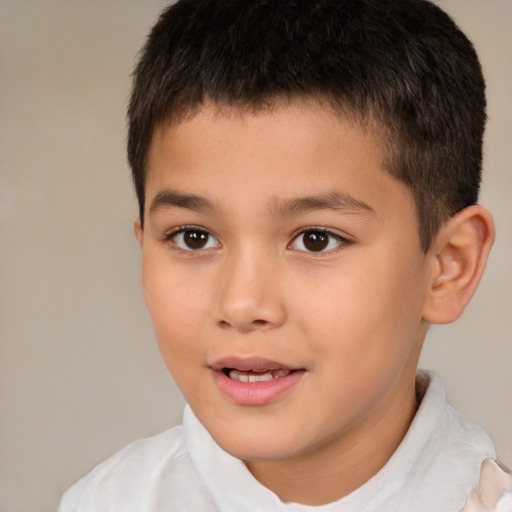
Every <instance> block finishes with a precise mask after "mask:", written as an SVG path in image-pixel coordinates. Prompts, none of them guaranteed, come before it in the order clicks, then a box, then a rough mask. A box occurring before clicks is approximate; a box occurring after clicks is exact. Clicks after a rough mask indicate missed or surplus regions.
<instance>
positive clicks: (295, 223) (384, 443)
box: [135, 102, 492, 505]
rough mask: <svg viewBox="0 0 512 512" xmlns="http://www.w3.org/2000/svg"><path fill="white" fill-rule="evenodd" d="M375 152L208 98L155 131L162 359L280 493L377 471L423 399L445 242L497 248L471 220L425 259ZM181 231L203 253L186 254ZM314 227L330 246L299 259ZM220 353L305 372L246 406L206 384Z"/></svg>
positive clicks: (301, 494)
mask: <svg viewBox="0 0 512 512" xmlns="http://www.w3.org/2000/svg"><path fill="white" fill-rule="evenodd" d="M384 156H385V153H384V146H383V144H382V141H381V138H380V137H379V134H378V132H377V131H375V130H372V129H371V128H368V127H367V128H363V127H361V126H359V125H357V124H356V123H353V122H349V121H348V120H343V119H340V117H339V116H336V115H335V114H333V113H331V112H329V111H327V110H325V109H323V108H320V107H319V106H318V105H317V104H314V103H305V102H295V103H291V104H290V105H287V106H281V107H278V108H275V109H274V110H272V111H268V112H262V113H257V114H254V113H249V112H245V111H239V110H236V109H231V110H228V109H226V108H224V109H223V108H220V107H216V106H214V105H211V104H206V105H205V106H204V107H203V108H202V109H201V110H199V112H198V113H197V114H195V115H194V116H192V117H191V118H189V119H187V120H185V121H183V122H180V123H179V124H177V125H170V126H168V125H166V126H160V127H158V128H157V129H156V130H155V133H154V137H153V140H152V144H151V147H150V151H149V155H148V164H147V183H146V212H145V224H144V229H142V227H141V225H140V223H139V222H137V223H136V226H135V233H136V236H137V238H138V240H139V241H140V243H141V244H142V254H143V290H144V296H145V300H146V303H147V306H148V309H149V312H150V315H151V317H152V320H153V325H154V329H155V333H156V337H157V340H158V344H159V348H160V351H161V353H162V356H163V359H164V361H165V363H166V365H167V367H168V368H169V370H170V372H171V374H172V375H173V377H174V379H175V381H176V383H177V384H178V386H179V387H180V389H181V391H182V393H183V394H184V396H185V398H186V400H187V401H188V403H189V404H190V406H191V407H192V409H193V411H194V412H195V414H196V415H197V417H198V418H199V420H200V421H201V422H202V423H203V425H204V426H205V427H206V428H207V429H208V431H209V432H210V433H211V435H212V436H213V438H214V439H215V440H216V442H217V443H218V444H219V445H220V446H221V447H222V448H223V449H225V450H226V451H227V452H229V453H231V454H232V455H234V456H235V457H238V458H240V459H242V460H244V461H245V463H246V465H247V467H248V468H249V470H250V471H251V472H252V473H253V475H254V476H255V477H256V478H257V479H258V480H259V481H260V482H261V483H262V484H264V485H265V486H267V487H268V488H269V489H271V490H272V491H274V492H276V493H277V494H278V496H279V497H280V498H281V499H282V500H284V501H294V502H298V503H303V504H309V505H319V504H324V503H328V502H331V501H334V500H336V499H339V498H341V497H342V496H345V495H347V494H348V493H350V492H352V491H353V490H354V489H356V488H358V487H359V486H360V485H362V484H363V483H364V482H366V481H367V480H368V479H369V478H371V477H372V476H373V475H375V474H376V473H377V472H378V471H379V470H380V469H381V468H382V467H383V465H384V464H385V463H386V462H387V460H388V459H389V458H390V456H391V455H392V453H393V452H394V451H395V449H396V448H397V446H398V445H399V443H400V441H401V440H402V438H403V436H404V435H405V433H406V431H407V429H408V427H409V425H410V423H411V421H412V418H413V417H414V414H415V412H416V409H417V406H418V404H417V401H416V395H415V372H416V366H417V362H418V358H419V354H420V351H421V346H422V342H423V339H424V337H425V334H426V331H427V327H428V322H429V321H438V322H442V321H444V320H446V321H451V318H448V317H446V318H445V317H443V313H442V311H444V310H446V309H447V302H449V300H448V299H449V298H450V297H452V296H453V289H452V294H451V295H450V293H449V290H448V289H447V286H448V285H449V284H450V283H453V282H454V279H452V277H453V276H454V275H455V274H456V275H457V276H460V275H461V274H462V271H461V268H462V265H461V264H459V263H460V262H464V261H466V260H465V259H464V258H462V257H461V256H460V254H462V252H461V251H459V250H458V249H457V247H458V246H456V245H454V244H452V245H451V246H450V247H451V248H452V251H451V253H450V254H448V255H447V256H446V257H444V254H445V252H443V250H442V249H443V248H444V247H446V246H448V245H450V240H452V238H453V237H452V236H451V233H452V232H457V233H459V234H460V230H457V229H456V228H457V227H458V226H459V224H463V225H464V226H465V227H466V228H467V236H466V238H465V240H467V241H468V240H469V242H468V243H467V244H466V245H468V246H471V247H472V245H475V244H474V243H473V242H472V240H473V238H475V236H476V235H475V233H477V232H478V233H483V234H484V235H485V236H484V238H485V237H487V238H485V240H486V242H485V244H487V245H489V242H488V241H489V238H492V233H490V232H489V229H490V228H489V226H490V224H489V222H491V221H489V220H488V218H487V217H485V215H484V214H483V213H482V212H481V211H480V210H478V211H477V212H476V213H475V212H473V214H472V215H469V214H467V215H466V217H467V218H466V217H464V219H462V220H461V221H460V222H459V223H458V224H457V223H454V224H455V226H454V227H452V228H451V229H452V231H450V230H448V228H447V231H445V232H443V236H444V238H442V237H441V238H440V241H439V243H436V244H433V248H432V250H431V251H429V253H427V254H424V253H423V252H422V250H421V248H420V241H419V235H418V225H417V218H416V211H415V206H414V201H413V198H412V195H411V194H410V192H409V190H408V189H407V188H406V187H405V186H404V185H403V184H402V183H400V182H398V181H397V180H395V179H394V178H393V177H392V176H391V175H390V174H388V173H387V172H386V171H385V169H384V168H383V161H384ZM170 192H172V194H170ZM191 195H194V196H197V197H195V199H194V200H193V201H191V200H190V197H189V196H191ZM183 196H187V197H185V199H184V197H183ZM333 197H336V198H337V201H334V202H333V201H332V198H333ZM198 198H199V199H198ZM304 198H310V199H309V200H308V201H304ZM311 198H315V201H312V200H311ZM326 198H330V201H327V202H326V201H325V199H326ZM319 199H321V200H323V203H322V201H319ZM292 205H293V207H292ZM475 208H476V207H475ZM476 218H478V219H480V220H479V221H478V220H475V219H476ZM482 218H484V220H483V221H482V220H481V219H482ZM468 219H472V220H471V226H473V225H474V226H476V227H475V228H471V227H469V228H468V223H469V221H468ZM463 221H464V222H463ZM184 226H193V228H190V227H189V230H190V229H192V230H196V232H197V229H198V228H200V229H201V233H202V234H203V236H206V240H207V243H206V245H205V246H204V248H202V249H198V250H190V248H189V247H188V246H187V245H186V243H185V241H184V239H183V236H181V234H180V232H179V230H180V229H182V228H183V227H184ZM482 226H483V228H482ZM319 228H323V229H327V230H329V231H330V232H332V233H333V235H326V236H327V239H328V242H329V245H328V246H327V247H326V248H325V250H322V251H311V250H308V247H307V246H306V245H304V243H303V242H304V237H303V233H304V231H305V230H306V231H307V230H308V229H309V230H310V231H309V233H311V230H312V229H313V230H316V231H315V233H317V234H318V229H319ZM490 231H492V229H490ZM478 233H477V234H478ZM324 235H325V233H324ZM472 237H473V238H472ZM462 238H464V237H462ZM491 243H492V242H491ZM485 244H484V245H485ZM487 245H485V247H487ZM480 246H482V244H480ZM489 247H490V245H489ZM464 254H466V253H464ZM445 262H446V264H445ZM483 265H485V262H484V264H483ZM475 267H478V269H480V268H481V269H482V271H483V267H482V264H481V262H480V260H478V263H477V264H476V265H475ZM473 273H475V271H473ZM478 278H479V276H477V278H473V277H472V278H471V279H469V278H468V280H469V281H471V286H473V282H474V281H475V279H476V281H478ZM471 286H470V287H469V288H471ZM474 287H476V284H474V286H473V288H471V289H470V290H469V291H468V290H466V291H465V297H466V296H470V295H471V294H472V290H473V289H474ZM466 288H467V286H466ZM443 293H444V294H443ZM447 297H448V298H447ZM464 300H466V299H464ZM467 300H469V299H467ZM436 301H437V302H436ZM443 301H444V302H443ZM461 301H462V299H460V302H461ZM450 304H453V300H452V301H451V302H450ZM457 304H458V303H457ZM457 307H458V306H457ZM457 307H455V306H454V308H453V311H452V316H458V314H460V312H461V311H462V308H463V306H461V307H459V309H457ZM443 308H444V309H443ZM448 309H449V308H448ZM459 310H460V311H459ZM227 357H236V358H239V359H247V358H261V359H266V360H271V361H277V362H279V363H280V364H282V365H286V366H287V367H290V368H296V369H301V371H302V374H301V377H300V379H298V380H297V382H296V383H295V384H294V385H293V386H292V387H291V388H289V389H287V390H286V391H285V392H284V393H281V394H279V395H278V396H277V397H276V398H275V399H273V400H271V401H270V402H269V403H265V404H262V405H240V404H237V403H234V402H233V400H231V399H230V398H229V397H227V396H226V395H225V394H224V393H223V392H222V391H221V390H220V389H219V386H218V385H217V383H216V380H215V378H214V373H215V372H214V371H213V370H212V365H213V364H214V363H215V362H216V361H218V360H219V359H222V358H227ZM311 482H315V485H314V486H312V485H311Z"/></svg>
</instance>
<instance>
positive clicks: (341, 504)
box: [60, 372, 495, 512]
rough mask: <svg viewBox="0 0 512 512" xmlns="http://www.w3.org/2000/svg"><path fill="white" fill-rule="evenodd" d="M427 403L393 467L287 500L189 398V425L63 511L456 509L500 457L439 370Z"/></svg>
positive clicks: (125, 458)
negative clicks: (355, 483)
mask: <svg viewBox="0 0 512 512" xmlns="http://www.w3.org/2000/svg"><path fill="white" fill-rule="evenodd" d="M417 389H418V393H419V395H420V396H421V395H422V394H423V393H424V396H423V399H422V401H421V404H420V407H419V409H418V411H417V413H416V416H415V418H414V420H413V422H412V424H411V426H410V428H409V431H408V432H407V434H406V436H405V438H404V439H403V441H402V443H401V444H400V446H399V447H398V449H397V450H396V452H395V453H394V454H393V456H392V457H391V458H390V460H389V461H388V462H387V463H386V465H385V466H384V467H383V468H382V469H381V470H380V471H379V472H378V473H377V474H376V475H375V476H373V477H372V478H371V479H370V480H369V481H367V482H366V483H365V484H364V485H363V486H362V487H360V488H359V489H357V490H355V491H354V492H352V493H351V494H349V495H348V496H345V497H344V498H342V499H340V500H338V501H336V502H333V503H329V504H327V505H323V506H317V507H311V506H306V505H299V504H295V503H284V502H282V501H281V500H280V499H279V498H278V497H277V496H276V495H275V494H274V493H273V492H271V491H270V490H268V489H267V488H266V487H264V486H262V485H261V484H260V483H259V482H258V481H257V480H256V479H255V478H254V477H253V476H252V475H251V473H250V472H249V470H248V469H247V468H246V466H245V465H244V464H243V462H242V461H240V460H239V459H236V458H234V457H232V456H231V455H229V454H228V453H226V452H225V451H224V450H222V449H221V448H220V447H219V446H218V445H217V444H216V443H215V441H214V440H213V439H212V437H211V436H210V434H209V433H208V432H207V431H206V429H205V428H204V427H203V426H202V425H201V423H200V422H199V421H198V420H197V418H196V417H195V416H194V414H193V412H192V411H191V409H190V408H189V407H188V406H187V407H186V408H185V412H184V418H183V425H180V426H178V427H174V428H172V429H170V430H168V431H166V432H163V433H161V434H159V435H156V436H154V437H150V438H147V439H142V440H139V441H136V442H135V443H133V444H130V445H129V446H127V447H125V448H124V449H122V450H120V451H119V452H117V453H116V454H115V455H114V456H112V457H111V458H110V459H108V460H107V461H105V462H103V463H102V464H100V465H99V466H97V467H96V468H95V469H94V470H93V471H91V473H89V474H88V475H87V476H85V477H84V478H82V479H81V480H80V481H79V482H78V483H76V484H75V485H74V486H73V487H71V488H70V489H69V490H68V491H67V492H66V493H65V495H64V496H63V498H62V502H61V506H60V512H167V511H197V512H199V511H200V512H218V511H222V512H243V511H255V512H274V511H275V512H335V511H337V512H457V511H459V510H460V509H461V508H462V507H463V506H464V503H465V501H466V498H467V496H468V495H469V493H470V491H471V489H472V488H473V487H474V486H475V485H476V484H477V483H478V477H479V474H480V466H481V464H482V462H483V460H484V459H486V458H495V452H494V447H493V444H492V441H491V439H490V438H489V436H488V435H487V433H486V432H485V431H484V430H483V429H482V428H481V427H479V426H477V425H475V424H473V423H471V422H469V421H468V420H466V419H464V418H463V417H462V416H461V415H460V414H459V413H457V412H456V411H455V410H454V409H453V408H451V407H450V406H449V405H447V404H446V399H445V393H444V388H443V385H442V383H441V381H440V379H439V377H437V376H436V375H435V374H433V373H427V372H419V373H418V378H417Z"/></svg>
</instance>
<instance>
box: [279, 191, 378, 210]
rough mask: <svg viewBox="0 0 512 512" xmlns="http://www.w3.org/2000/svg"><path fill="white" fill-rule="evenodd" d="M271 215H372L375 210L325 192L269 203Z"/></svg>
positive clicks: (350, 197)
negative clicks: (316, 212)
mask: <svg viewBox="0 0 512 512" xmlns="http://www.w3.org/2000/svg"><path fill="white" fill-rule="evenodd" d="M271 208H272V210H273V213H275V214H278V215H281V216H288V215H294V214H299V213H307V212H310V211H314V210H334V211H336V212H340V213H367V214H371V215H374V214H375V210H374V209H373V208H372V207H371V206H370V205H369V204H367V203H365V202H364V201H361V200H360V199H356V198H355V197H352V196H351V195H350V194H346V193H343V192H339V191H333V192H327V193H325V194H320V195H315V196H305V197H299V198H296V199H288V200H284V201H282V200H278V199H274V200H273V201H272V202H271Z"/></svg>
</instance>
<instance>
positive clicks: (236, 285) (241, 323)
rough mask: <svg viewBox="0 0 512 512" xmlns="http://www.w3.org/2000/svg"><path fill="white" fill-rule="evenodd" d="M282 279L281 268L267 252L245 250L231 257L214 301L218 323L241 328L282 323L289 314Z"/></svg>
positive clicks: (264, 327) (274, 326) (238, 329)
mask: <svg viewBox="0 0 512 512" xmlns="http://www.w3.org/2000/svg"><path fill="white" fill-rule="evenodd" d="M281 282H282V269H280V268H279V265H278V264H276V263H274V262H272V261H271V260H270V259H269V258H268V255H267V257H265V255H264V254H261V255H258V254H251V253H249V251H246V252H245V254H238V255H236V256H235V257H233V258H230V259H228V260H227V261H226V263H225V266H224V267H223V269H222V273H221V275H220V287H219V295H218V300H217V302H216V304H215V311H214V316H215V321H216V323H217V325H218V326H219V327H221V328H223V329H231V330H235V331H238V332H250V331H255V330H266V329H273V328H276V327H279V326H281V325H282V324H283V323H284V321H285V318H286V311H285V307H284V301H283V297H282V295H281V290H282V288H281V286H280V283H281Z"/></svg>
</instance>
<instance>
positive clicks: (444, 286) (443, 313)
mask: <svg viewBox="0 0 512 512" xmlns="http://www.w3.org/2000/svg"><path fill="white" fill-rule="evenodd" d="M493 242H494V223H493V220H492V217H491V214H490V213H489V212H488V211H487V210H486V209H485V208H484V207H483V206H479V205H475V206H470V207H468V208H465V209H464V210H462V211H461V212H459V213H457V214H456V215H454V216H453V217H452V218H451V219H449V220H448V222H446V224H445V225H444V226H443V227H442V228H441V230H440V231H439V233H438V234H437V236H436V238H435V240H434V241H433V243H432V247H431V249H430V256H431V257H432V263H433V265H432V275H431V276H430V282H429V288H428V291H427V298H426V302H425V306H424V310H423V319H424V320H425V321H427V322H429V323H432V324H446V323H450V322H453V321H454V320H456V319H457V318H458V317H459V316H460V315H461V314H462V312H463V311H464V308H465V307H466V305H467V304H468V302H469V300H470V299H471V297H472V296H473V294H474V292H475V290H476V288H477V286H478V283H479V282H480V279H481V277H482V274H483V272H484V269H485V265H486V263H487V258H488V256H489V251H490V250H491V247H492V244H493Z"/></svg>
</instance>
